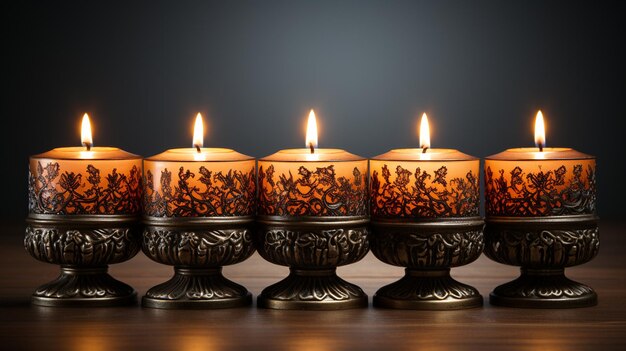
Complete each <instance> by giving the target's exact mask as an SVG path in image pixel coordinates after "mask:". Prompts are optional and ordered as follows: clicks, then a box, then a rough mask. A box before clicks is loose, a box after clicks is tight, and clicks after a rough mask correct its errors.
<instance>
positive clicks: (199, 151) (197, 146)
mask: <svg viewBox="0 0 626 351" xmlns="http://www.w3.org/2000/svg"><path fill="white" fill-rule="evenodd" d="M194 146H195V147H196V150H197V151H198V153H201V152H202V150H200V145H198V144H196V145H194Z"/></svg>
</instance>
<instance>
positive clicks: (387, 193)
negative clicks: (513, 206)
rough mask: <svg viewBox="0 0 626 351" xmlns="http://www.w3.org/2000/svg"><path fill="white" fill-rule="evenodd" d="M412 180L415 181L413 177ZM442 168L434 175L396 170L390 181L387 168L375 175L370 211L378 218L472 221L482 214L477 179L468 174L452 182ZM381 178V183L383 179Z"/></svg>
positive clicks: (446, 171)
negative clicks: (460, 218)
mask: <svg viewBox="0 0 626 351" xmlns="http://www.w3.org/2000/svg"><path fill="white" fill-rule="evenodd" d="M411 176H413V177H411ZM447 176H448V169H447V168H446V166H442V167H441V168H439V169H437V170H436V171H435V172H434V174H431V173H428V172H427V171H424V170H422V169H421V168H419V167H418V168H416V169H415V172H411V171H409V170H407V169H404V168H402V167H401V166H397V167H396V177H395V179H394V180H391V172H390V171H389V168H388V167H387V165H384V166H383V167H382V169H381V174H379V173H378V171H374V172H373V173H372V187H371V189H370V190H371V191H370V201H371V203H370V206H371V207H370V208H371V213H372V216H376V217H383V218H385V217H394V218H397V217H405V218H418V217H469V216H478V214H479V207H478V205H479V189H478V177H477V176H476V175H475V174H474V173H472V172H471V171H469V172H468V173H467V174H466V175H465V178H453V179H450V180H449V181H448V180H447V179H446V178H447ZM381 178H382V179H381Z"/></svg>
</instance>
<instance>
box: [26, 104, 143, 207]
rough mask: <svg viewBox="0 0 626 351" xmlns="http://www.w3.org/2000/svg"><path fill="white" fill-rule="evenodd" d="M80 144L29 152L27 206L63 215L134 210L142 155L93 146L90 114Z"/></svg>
mask: <svg viewBox="0 0 626 351" xmlns="http://www.w3.org/2000/svg"><path fill="white" fill-rule="evenodd" d="M81 129H82V133H81V134H82V135H81V140H82V143H83V145H84V146H83V147H80V146H78V147H61V148H55V149H53V150H50V151H47V152H44V153H41V154H38V155H34V156H32V157H31V158H30V167H29V182H28V184H29V212H30V213H33V214H62V215H94V214H98V215H100V214H106V215H116V214H124V215H129V214H130V215H138V214H140V212H141V157H140V156H137V155H134V154H131V153H128V152H126V151H123V150H120V149H118V148H114V147H94V146H92V145H93V141H92V137H91V126H90V122H89V116H88V115H87V114H85V115H84V116H83V122H82V128H81Z"/></svg>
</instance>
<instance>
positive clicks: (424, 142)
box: [420, 113, 430, 151]
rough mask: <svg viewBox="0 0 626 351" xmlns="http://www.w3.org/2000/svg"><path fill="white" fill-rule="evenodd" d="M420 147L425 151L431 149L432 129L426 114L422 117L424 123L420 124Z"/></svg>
mask: <svg viewBox="0 0 626 351" xmlns="http://www.w3.org/2000/svg"><path fill="white" fill-rule="evenodd" d="M420 147H421V148H422V149H423V150H424V151H426V149H428V148H430V127H429V126H428V117H427V116H426V113H424V114H423V115H422V121H421V122H420Z"/></svg>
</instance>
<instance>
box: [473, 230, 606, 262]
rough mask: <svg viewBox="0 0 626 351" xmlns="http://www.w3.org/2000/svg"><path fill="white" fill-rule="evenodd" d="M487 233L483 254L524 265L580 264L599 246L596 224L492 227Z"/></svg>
mask: <svg viewBox="0 0 626 351" xmlns="http://www.w3.org/2000/svg"><path fill="white" fill-rule="evenodd" d="M488 228H489V226H488ZM487 236H488V242H487V246H486V248H485V254H486V255H487V256H488V257H489V258H491V259H493V260H495V261H497V262H500V263H505V264H509V265H521V266H525V267H540V268H559V267H569V266H575V265H579V264H582V263H585V262H587V261H589V260H591V259H592V258H594V257H595V256H596V255H597V253H598V250H599V248H600V238H599V231H598V227H597V226H595V227H592V228H584V229H575V230H564V229H553V230H538V231H532V230H524V229H519V230H516V229H511V228H507V229H494V230H489V231H488V233H487Z"/></svg>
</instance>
